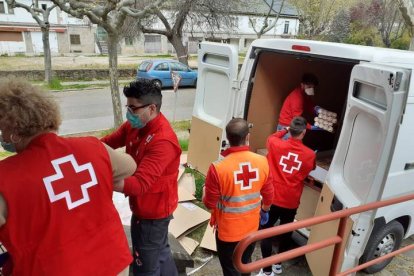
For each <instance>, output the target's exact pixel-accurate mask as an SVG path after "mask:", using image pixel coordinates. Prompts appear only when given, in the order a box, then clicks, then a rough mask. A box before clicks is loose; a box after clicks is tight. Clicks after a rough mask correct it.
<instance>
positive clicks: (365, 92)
mask: <svg viewBox="0 0 414 276" xmlns="http://www.w3.org/2000/svg"><path fill="white" fill-rule="evenodd" d="M410 73H411V72H410V70H407V69H402V68H396V67H390V66H386V65H379V64H372V63H364V64H360V65H356V66H355V67H354V68H353V70H352V74H351V80H350V86H349V91H348V102H347V107H346V113H345V117H344V121H343V127H342V130H341V136H340V138H339V141H338V146H337V148H336V151H335V155H334V157H333V160H332V163H331V166H330V168H329V172H328V175H327V178H326V183H325V185H324V187H323V189H322V192H321V196H320V198H319V202H318V206H317V209H316V212H315V216H318V215H323V214H327V213H330V212H333V211H338V210H341V209H343V208H350V207H355V206H359V205H362V204H366V203H369V202H374V201H378V200H380V199H381V196H382V192H383V189H384V185H385V182H386V180H387V175H388V170H389V166H390V163H391V160H392V156H393V152H394V145H395V140H396V138H397V134H398V129H399V125H400V123H401V120H402V116H403V112H404V107H405V104H406V101H407V95H408V84H409V79H410ZM375 212H376V211H372V212H366V213H363V214H360V215H356V216H353V217H351V218H349V220H348V223H347V233H348V237H347V238H346V239H347V243H346V246H344V247H343V248H342V254H343V256H344V258H343V263H342V271H343V270H345V269H347V268H350V267H354V266H355V265H356V264H357V263H358V260H359V258H360V257H361V255H362V254H363V252H364V248H365V245H366V243H367V241H368V238H369V236H370V234H371V231H372V227H373V220H374V217H375ZM338 224H339V221H333V222H327V223H324V224H320V225H316V226H314V227H312V228H311V233H310V237H309V240H308V243H313V242H316V241H320V240H323V239H326V238H329V237H332V236H333V235H336V233H337V229H338ZM351 230H352V235H349V234H350V233H351ZM333 249H334V248H333V246H331V247H328V248H325V249H322V250H318V251H315V252H312V253H309V254H307V255H306V259H307V261H308V264H309V266H310V268H311V270H312V273H313V275H329V268H330V265H331V260H332V255H333Z"/></svg>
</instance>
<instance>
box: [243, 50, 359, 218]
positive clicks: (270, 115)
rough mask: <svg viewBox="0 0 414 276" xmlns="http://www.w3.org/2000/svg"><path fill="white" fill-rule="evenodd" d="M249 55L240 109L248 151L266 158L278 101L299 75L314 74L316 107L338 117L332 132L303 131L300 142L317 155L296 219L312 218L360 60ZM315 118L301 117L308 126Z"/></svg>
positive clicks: (271, 53) (266, 53)
mask: <svg viewBox="0 0 414 276" xmlns="http://www.w3.org/2000/svg"><path fill="white" fill-rule="evenodd" d="M254 53H255V55H257V59H256V64H255V65H254V69H253V70H252V75H251V76H250V79H251V80H254V81H253V82H251V85H250V87H249V88H248V91H247V97H246V109H245V118H246V119H247V121H248V122H249V123H252V124H253V128H252V129H251V131H250V132H251V134H250V135H251V136H250V148H251V150H252V151H254V152H258V153H262V154H265V150H264V149H265V148H266V139H267V137H268V136H269V135H270V134H272V133H273V132H274V131H275V130H276V126H277V123H278V119H279V113H280V110H281V107H282V105H283V101H284V99H285V98H286V97H287V95H288V94H289V93H290V92H291V91H292V90H293V89H295V88H296V87H297V86H299V85H300V82H301V78H302V75H303V74H304V73H313V74H314V75H315V76H317V77H318V80H319V85H318V86H317V87H316V88H315V96H314V103H315V105H318V106H321V107H322V108H324V109H327V110H329V111H333V112H335V113H337V115H338V122H337V124H336V126H335V128H334V132H333V133H330V132H327V131H308V132H307V134H306V136H305V139H304V144H305V145H307V146H308V147H310V148H312V149H313V150H315V151H317V169H316V170H315V171H313V172H312V173H311V175H310V177H308V179H307V180H306V181H305V189H304V192H303V194H302V199H301V205H300V208H299V210H298V214H297V216H296V219H304V218H308V217H312V216H313V215H314V212H315V209H316V205H317V202H318V200H319V195H320V191H321V188H322V185H323V183H324V181H325V177H326V173H327V171H328V169H329V166H330V163H331V161H332V157H333V154H334V152H335V148H336V145H337V143H338V139H339V136H340V134H341V127H342V122H343V116H344V114H345V109H346V101H347V95H348V88H349V82H350V77H351V71H352V68H353V67H354V65H355V64H358V63H359V61H357V60H344V59H337V58H336V59H335V58H332V57H320V56H318V57H316V56H312V55H310V54H297V53H286V52H277V51H271V50H266V49H256V50H255V51H254ZM251 58H254V57H251ZM314 117H315V115H312V116H309V117H307V118H306V119H307V121H308V122H309V123H310V124H313V123H314Z"/></svg>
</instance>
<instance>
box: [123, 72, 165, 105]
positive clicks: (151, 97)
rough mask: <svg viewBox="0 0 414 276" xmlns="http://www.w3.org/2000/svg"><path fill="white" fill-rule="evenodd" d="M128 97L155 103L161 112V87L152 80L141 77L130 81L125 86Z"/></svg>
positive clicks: (146, 102)
mask: <svg viewBox="0 0 414 276" xmlns="http://www.w3.org/2000/svg"><path fill="white" fill-rule="evenodd" d="M124 95H125V97H127V98H136V99H138V100H139V101H140V102H142V104H155V105H156V106H157V111H158V112H160V109H161V104H162V94H161V88H160V87H159V86H157V85H156V84H155V83H153V82H152V81H150V80H146V79H140V80H136V81H132V82H130V83H129V84H128V85H125V87H124Z"/></svg>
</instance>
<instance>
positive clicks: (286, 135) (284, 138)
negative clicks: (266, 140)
mask: <svg viewBox="0 0 414 276" xmlns="http://www.w3.org/2000/svg"><path fill="white" fill-rule="evenodd" d="M285 127H288V126H284V125H281V124H277V127H276V130H277V131H279V130H282V129H284V128H285ZM289 137H290V133H289V131H288V132H287V133H286V134H285V135H283V137H282V140H287V139H289Z"/></svg>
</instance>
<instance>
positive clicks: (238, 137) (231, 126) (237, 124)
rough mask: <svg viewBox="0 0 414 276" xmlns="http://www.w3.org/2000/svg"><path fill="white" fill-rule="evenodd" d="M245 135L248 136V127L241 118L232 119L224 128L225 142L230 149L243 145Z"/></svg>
mask: <svg viewBox="0 0 414 276" xmlns="http://www.w3.org/2000/svg"><path fill="white" fill-rule="evenodd" d="M247 134H249V125H248V124H247V121H246V120H244V119H242V118H234V119H232V120H231V121H230V122H229V123H228V124H227V126H226V136H227V140H229V143H230V146H232V147H235V146H241V145H244V144H245V143H246V137H247Z"/></svg>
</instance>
